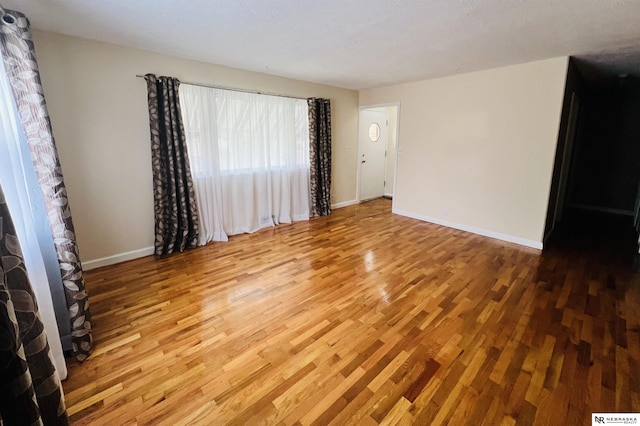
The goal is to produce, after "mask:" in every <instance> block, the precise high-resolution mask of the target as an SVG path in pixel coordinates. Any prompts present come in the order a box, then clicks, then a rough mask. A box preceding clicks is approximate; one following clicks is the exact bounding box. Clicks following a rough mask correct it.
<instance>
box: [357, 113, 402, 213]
mask: <svg viewBox="0 0 640 426" xmlns="http://www.w3.org/2000/svg"><path fill="white" fill-rule="evenodd" d="M387 107H396V128H395V134H394V136H395V140H396V153H395V154H396V155H395V161H394V164H393V190H392V191H393V197H392V198H391V210H392V211H393V210H394V208H395V203H396V185H397V178H398V149H399V147H400V102H386V103H382V104H371V105H360V106H359V108H358V155H357V156H356V202H357V203H360V202H361V201H362V200H360V174H361V168H362V163H361V162H360V159H361V158H362V153H363V151H364V148H363V146H362V141H361V140H360V113H361V112H362V111H363V110H370V109H376V108H387ZM388 148H389V137H387V150H388ZM388 158H389V157H388V155H387V157H385V168H386V162H387V161H388ZM385 174H386V171H385Z"/></svg>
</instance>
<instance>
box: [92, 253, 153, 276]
mask: <svg viewBox="0 0 640 426" xmlns="http://www.w3.org/2000/svg"><path fill="white" fill-rule="evenodd" d="M153 252H154V248H153V247H145V248H142V249H138V250H133V251H128V252H126V253H118V254H114V255H113V256H107V257H101V258H100V259H93V260H87V261H83V262H82V269H84V270H85V271H88V270H90V269H96V268H101V267H103V266H108V265H114V264H116V263H121V262H126V261H127V260H133V259H137V258H139V257H145V256H149V255H151V254H153Z"/></svg>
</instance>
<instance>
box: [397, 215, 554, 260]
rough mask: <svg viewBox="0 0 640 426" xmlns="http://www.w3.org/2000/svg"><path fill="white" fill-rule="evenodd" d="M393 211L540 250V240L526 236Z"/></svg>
mask: <svg viewBox="0 0 640 426" xmlns="http://www.w3.org/2000/svg"><path fill="white" fill-rule="evenodd" d="M393 213H395V214H399V215H401V216H407V217H410V218H413V219H418V220H422V221H424V222H430V223H435V224H436V225H442V226H446V227H448V228H454V229H459V230H461V231H466V232H471V233H472V234H478V235H482V236H484V237H489V238H495V239H496V240H501V241H507V242H509V243H515V244H519V245H521V246H525V247H531V248H534V249H537V250H542V242H541V241H534V240H528V239H526V238H520V237H515V236H513V235H509V234H502V233H500V232H494V231H489V230H487V229H482V228H476V227H474V226H469V225H464V224H461V223H455V222H449V221H448V220H442V219H438V218H435V217H430V216H424V215H421V214H417V213H412V212H408V211H405V210H398V209H394V210H393Z"/></svg>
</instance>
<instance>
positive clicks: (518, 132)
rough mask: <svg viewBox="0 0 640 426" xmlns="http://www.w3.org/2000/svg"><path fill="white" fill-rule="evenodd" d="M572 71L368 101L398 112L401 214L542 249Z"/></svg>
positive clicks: (412, 86)
mask: <svg viewBox="0 0 640 426" xmlns="http://www.w3.org/2000/svg"><path fill="white" fill-rule="evenodd" d="M567 64H568V58H566V57H562V58H555V59H550V60H545V61H539V62H532V63H527V64H521V65H515V66H509V67H503V68H497V69H492V70H486V71H480V72H474V73H469V74H462V75H457V76H451V77H445V78H439V79H433V80H425V81H420V82H415V83H408V84H402V85H397V86H389V87H384V88H379V89H369V90H364V91H361V92H360V105H361V106H364V105H375V104H383V103H391V102H400V123H399V130H400V133H399V139H398V144H399V147H400V148H401V149H402V152H401V153H399V154H398V163H397V167H398V169H397V171H396V179H397V181H396V192H395V194H394V211H396V212H397V213H401V214H405V215H408V216H413V217H417V218H421V219H424V220H428V221H432V222H436V223H442V224H445V225H448V226H453V227H457V228H460V229H466V230H470V231H472V232H477V233H480V234H484V235H490V236H493V237H497V238H501V239H504V240H508V241H514V242H517V243H520V244H525V245H529V246H533V247H539V248H541V247H542V238H543V232H544V222H545V215H546V210H547V203H548V197H549V189H550V183H551V174H552V170H553V159H554V154H555V147H556V143H557V138H558V129H559V123H560V112H561V108H562V100H563V93H564V83H565V78H566V73H567Z"/></svg>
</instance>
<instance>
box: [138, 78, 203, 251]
mask: <svg viewBox="0 0 640 426" xmlns="http://www.w3.org/2000/svg"><path fill="white" fill-rule="evenodd" d="M144 78H145V80H146V81H147V91H148V98H149V125H150V128H151V168H152V172H153V198H154V211H155V234H156V237H155V253H154V254H155V256H156V258H159V257H161V256H164V255H168V254H171V253H174V252H182V251H184V250H185V249H189V248H194V247H196V245H197V243H198V211H197V208H196V197H195V192H194V189H193V180H192V178H191V168H190V166H189V156H188V154H187V143H186V140H185V135H184V126H183V124H182V113H181V112H180V98H179V96H178V87H179V85H180V82H179V81H178V79H176V78H171V77H156V76H155V75H153V74H147V75H145V77H144Z"/></svg>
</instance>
